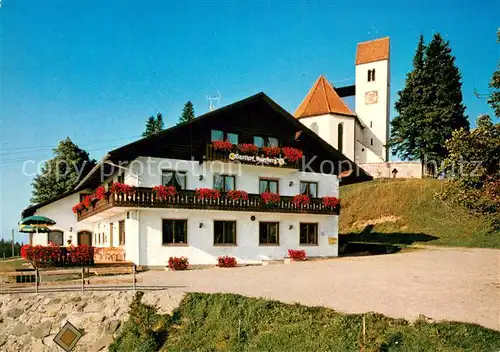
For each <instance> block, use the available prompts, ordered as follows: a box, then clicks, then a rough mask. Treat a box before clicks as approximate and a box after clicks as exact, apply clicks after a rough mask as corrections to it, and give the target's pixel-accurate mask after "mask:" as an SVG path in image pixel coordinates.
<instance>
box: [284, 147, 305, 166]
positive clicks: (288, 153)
mask: <svg viewBox="0 0 500 352" xmlns="http://www.w3.org/2000/svg"><path fill="white" fill-rule="evenodd" d="M283 154H284V155H285V159H287V160H289V161H290V162H292V163H294V162H296V161H298V160H300V159H302V156H303V155H304V154H303V153H302V150H300V149H297V148H292V147H284V148H283Z"/></svg>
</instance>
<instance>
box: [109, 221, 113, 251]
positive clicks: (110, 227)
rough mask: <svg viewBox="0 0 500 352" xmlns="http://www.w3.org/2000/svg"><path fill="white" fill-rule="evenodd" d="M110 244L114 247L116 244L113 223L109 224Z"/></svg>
mask: <svg viewBox="0 0 500 352" xmlns="http://www.w3.org/2000/svg"><path fill="white" fill-rule="evenodd" d="M109 246H110V247H114V245H113V223H111V224H109Z"/></svg>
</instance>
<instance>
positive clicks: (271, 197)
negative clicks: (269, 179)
mask: <svg viewBox="0 0 500 352" xmlns="http://www.w3.org/2000/svg"><path fill="white" fill-rule="evenodd" d="M260 197H261V198H262V201H263V202H264V204H277V203H279V201H280V200H281V197H280V195H279V194H278V193H273V192H264V193H261V195H260Z"/></svg>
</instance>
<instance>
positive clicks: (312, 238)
mask: <svg viewBox="0 0 500 352" xmlns="http://www.w3.org/2000/svg"><path fill="white" fill-rule="evenodd" d="M300 244H318V224H304V223H301V224H300Z"/></svg>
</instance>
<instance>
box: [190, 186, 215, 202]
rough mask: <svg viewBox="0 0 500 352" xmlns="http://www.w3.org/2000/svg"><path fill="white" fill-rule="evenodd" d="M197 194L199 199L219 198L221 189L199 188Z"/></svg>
mask: <svg viewBox="0 0 500 352" xmlns="http://www.w3.org/2000/svg"><path fill="white" fill-rule="evenodd" d="M195 196H196V198H197V199H200V200H201V199H219V198H220V191H219V190H218V189H211V188H197V189H196V193H195Z"/></svg>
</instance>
